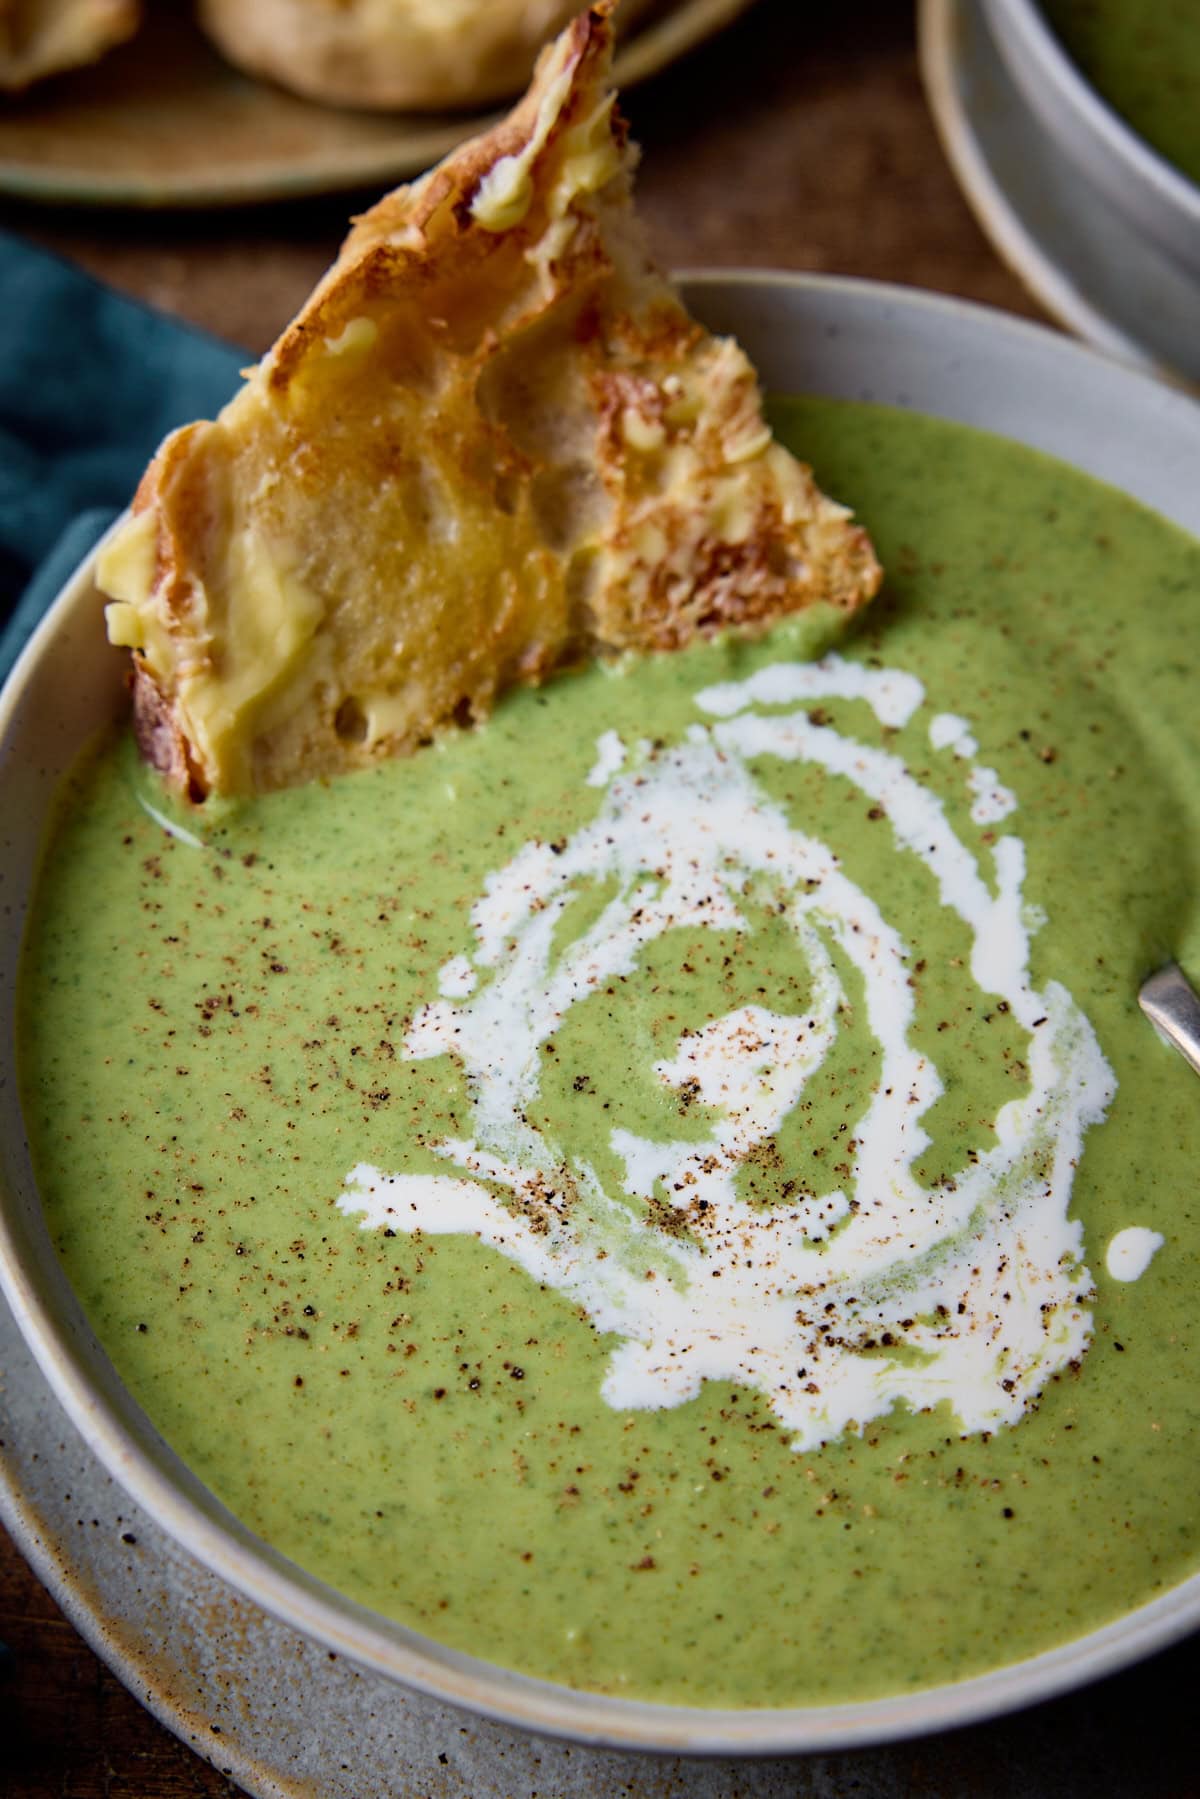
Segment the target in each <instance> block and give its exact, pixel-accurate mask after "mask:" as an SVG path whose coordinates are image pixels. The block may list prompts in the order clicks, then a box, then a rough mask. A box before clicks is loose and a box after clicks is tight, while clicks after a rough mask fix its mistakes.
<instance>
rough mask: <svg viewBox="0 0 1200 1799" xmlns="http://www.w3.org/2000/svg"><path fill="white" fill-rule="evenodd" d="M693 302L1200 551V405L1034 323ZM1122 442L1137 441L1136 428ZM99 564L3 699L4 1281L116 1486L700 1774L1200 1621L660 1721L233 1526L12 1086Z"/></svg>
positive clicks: (71, 591) (1157, 1623)
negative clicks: (93, 1286) (449, 1638)
mask: <svg viewBox="0 0 1200 1799" xmlns="http://www.w3.org/2000/svg"><path fill="white" fill-rule="evenodd" d="M686 292H687V297H688V300H689V302H690V304H691V305H692V307H693V308H694V309H695V310H696V312H697V313H698V314H699V315H700V316H701V317H702V318H703V319H704V320H705V321H706V322H707V323H708V324H709V325H710V326H712V327H713V328H715V329H716V330H719V331H722V332H733V333H735V334H736V335H737V336H738V337H739V338H740V340H741V341H742V343H743V344H744V345H745V347H746V349H747V350H748V351H749V353H750V354H751V356H752V357H753V358H754V359H755V360H756V362H757V364H758V366H759V368H760V370H761V371H762V374H763V377H764V380H765V383H766V385H767V386H768V388H773V389H775V390H776V391H781V392H806V391H807V392H818V393H825V394H830V395H833V396H838V397H844V398H849V399H860V400H871V401H879V402H885V403H889V404H892V405H895V406H900V407H909V408H914V409H917V410H921V411H925V412H929V413H934V414H938V415H941V416H943V417H946V418H949V419H952V420H957V421H960V422H963V423H965V424H969V425H977V426H985V427H988V428H990V429H992V430H994V431H997V432H1000V433H1003V434H1005V435H1007V436H1010V437H1013V438H1017V439H1019V440H1021V441H1023V442H1025V443H1027V444H1030V445H1032V446H1034V447H1036V448H1038V449H1040V450H1044V451H1047V452H1049V453H1050V454H1052V455H1055V456H1059V457H1062V458H1064V459H1066V460H1067V461H1069V462H1072V463H1074V464H1076V465H1077V466H1078V467H1080V468H1082V469H1084V470H1086V471H1087V472H1089V473H1090V474H1092V475H1095V476H1098V477H1099V478H1101V479H1102V480H1105V481H1108V482H1110V483H1112V484H1114V485H1115V486H1117V487H1121V488H1124V489H1126V490H1127V491H1128V492H1129V493H1131V494H1133V495H1134V496H1136V497H1137V498H1138V499H1140V500H1142V501H1144V502H1146V503H1147V504H1149V505H1151V506H1153V507H1155V508H1156V509H1157V510H1158V511H1159V512H1161V513H1163V514H1165V515H1166V516H1167V517H1169V518H1172V519H1174V520H1176V521H1177V522H1178V523H1180V524H1181V525H1183V526H1185V527H1187V528H1189V529H1191V530H1193V531H1198V532H1200V486H1198V485H1197V483H1196V481H1195V470H1196V468H1197V467H1200V408H1197V407H1195V406H1194V405H1193V404H1192V403H1191V402H1190V401H1189V400H1187V399H1186V398H1185V397H1183V396H1182V395H1181V394H1179V393H1177V392H1174V391H1172V390H1171V389H1169V388H1167V387H1165V386H1163V385H1161V384H1159V383H1157V382H1154V381H1152V380H1149V379H1147V378H1144V377H1142V376H1139V375H1137V374H1135V373H1133V372H1131V371H1129V370H1127V369H1124V368H1122V367H1120V366H1119V365H1117V364H1115V363H1110V362H1108V361H1106V360H1105V359H1103V358H1102V357H1100V356H1097V355H1096V354H1095V353H1093V352H1091V351H1088V350H1085V349H1083V348H1081V347H1080V346H1078V345H1076V344H1074V343H1072V342H1070V341H1068V340H1066V339H1064V338H1061V337H1058V336H1056V335H1055V334H1053V333H1051V332H1049V331H1047V330H1044V329H1041V328H1039V327H1036V326H1031V325H1028V324H1025V323H1024V322H1022V321H1019V320H1015V319H1010V318H1006V317H1004V316H1002V315H999V314H995V313H990V312H987V311H984V310H982V309H980V308H977V307H971V306H967V305H964V304H962V303H959V302H956V301H953V300H948V299H941V298H936V297H933V296H929V295H921V294H918V293H915V292H911V291H906V290H903V289H898V288H886V287H879V286H875V285H873V284H869V283H861V282H852V281H833V280H824V279H813V278H805V277H795V276H769V275H742V276H737V275H709V276H698V277H695V278H693V279H692V280H690V281H689V282H688V283H687V287H686ZM1118 426H1119V428H1118ZM100 612H101V600H100V597H99V595H98V593H97V591H96V589H95V586H94V584H93V579H92V561H91V560H89V562H88V563H86V564H85V565H84V566H83V567H82V568H81V569H80V570H79V571H78V573H77V574H76V575H75V576H74V578H73V579H72V580H71V581H70V582H69V583H68V584H67V586H66V588H65V589H64V591H63V593H62V595H61V596H60V598H59V599H58V601H57V602H56V604H55V606H54V607H53V609H52V610H51V612H50V613H49V615H48V616H47V618H46V619H45V621H44V623H43V624H42V626H41V628H40V629H39V631H38V632H37V634H36V636H35V637H34V639H33V641H32V642H31V643H30V645H29V646H28V648H27V650H26V651H25V654H24V655H23V657H22V658H21V660H20V662H19V663H18V665H17V667H16V668H15V670H14V671H13V674H12V676H11V678H10V680H9V682H8V684H7V686H6V688H5V689H4V692H3V695H2V696H0V1279H2V1281H3V1287H4V1291H5V1294H6V1297H7V1300H8V1303H9V1305H10V1307H11V1309H12V1312H13V1314H14V1316H15V1318H16V1320H17V1322H18V1324H19V1326H20V1328H21V1331H22V1332H23V1334H24V1336H25V1338H26V1340H27V1341H28V1343H29V1345H30V1346H31V1348H32V1350H33V1352H34V1354H35V1355H36V1357H37V1360H38V1362H39V1364H40V1366H41V1368H42V1370H43V1371H44V1373H45V1375H46V1377H47V1379H48V1380H49V1382H50V1384H51V1386H52V1388H53V1390H54V1392H55V1394H56V1396H57V1398H58V1399H59V1400H60V1402H61V1403H62V1405H63V1406H64V1408H65V1409H66V1411H67V1413H68V1414H69V1416H70V1418H71V1419H72V1421H73V1422H74V1423H75V1425H76V1426H77V1427H78V1429H79V1430H80V1431H81V1432H82V1434H83V1436H84V1438H85V1439H86V1441H87V1443H88V1445H89V1446H90V1447H91V1448H92V1450H93V1451H94V1452H95V1453H96V1455H97V1456H98V1457H99V1458H100V1460H101V1461H102V1462H103V1463H104V1464H105V1465H106V1466H107V1468H108V1469H109V1470H110V1472H111V1473H112V1474H113V1476H114V1477H115V1478H116V1480H117V1481H118V1482H120V1483H121V1484H122V1485H123V1486H124V1487H125V1488H126V1489H127V1490H128V1492H129V1493H130V1494H131V1495H132V1496H133V1497H134V1498H135V1499H136V1500H137V1501H138V1502H139V1503H140V1504H141V1506H142V1507H143V1508H144V1509H145V1510H146V1511H147V1512H148V1513H149V1514H150V1515H151V1516H152V1517H153V1518H154V1519H155V1520H156V1521H157V1522H158V1523H159V1524H160V1525H162V1526H163V1528H164V1529H165V1530H166V1531H167V1532H168V1533H169V1534H170V1535H171V1536H172V1537H174V1538H175V1539H176V1540H177V1541H178V1542H179V1543H180V1544H182V1545H183V1546H184V1547H185V1548H186V1549H187V1550H188V1551H190V1553H191V1554H192V1555H194V1556H195V1557H196V1558H197V1559H198V1560H199V1561H200V1562H201V1563H202V1564H204V1565H206V1566H207V1567H208V1568H209V1569H210V1570H212V1571H213V1572H215V1573H216V1574H217V1575H218V1576H220V1577H221V1578H222V1579H224V1580H226V1581H228V1582H229V1583H230V1584H231V1585H232V1586H234V1587H235V1588H238V1589H239V1590H241V1591H242V1592H243V1593H245V1594H246V1595H247V1596H249V1597H250V1598H251V1599H253V1600H255V1601H256V1602H257V1603H258V1604H260V1605H261V1606H262V1607H263V1608H265V1610H267V1611H268V1612H270V1613H272V1614H274V1615H275V1616H277V1617H279V1618H281V1619H283V1620H284V1621H285V1622H286V1623H288V1624H290V1625H292V1626H294V1627H295V1628H296V1629H298V1630H300V1631H301V1632H303V1633H304V1634H305V1635H306V1636H308V1637H309V1638H311V1639H314V1640H315V1641H317V1642H318V1643H320V1644H322V1645H324V1646H326V1647H327V1648H329V1649H330V1650H333V1651H335V1652H337V1653H339V1654H342V1655H345V1656H346V1657H348V1658H349V1659H350V1660H351V1661H353V1662H356V1663H358V1664H359V1665H362V1666H365V1667H369V1668H371V1669H373V1670H375V1671H376V1672H379V1673H382V1674H384V1675H387V1676H390V1677H392V1678H394V1679H395V1680H397V1681H400V1682H404V1683H407V1684H409V1685H411V1686H413V1687H416V1688H418V1689H420V1690H422V1691H424V1692H427V1693H430V1694H433V1695H435V1696H436V1697H439V1698H441V1699H444V1700H447V1701H449V1702H451V1703H453V1704H457V1705H460V1706H463V1707H467V1708H469V1709H471V1710H474V1711H476V1712H479V1713H483V1714H485V1715H488V1716H492V1717H496V1718H500V1719H503V1720H505V1721H507V1722H508V1723H511V1724H514V1725H517V1726H519V1727H527V1728H529V1729H532V1730H535V1731H537V1732H539V1733H543V1734H550V1735H560V1736H566V1737H570V1738H573V1739H576V1740H578V1741H583V1742H588V1743H594V1744H599V1745H611V1746H617V1745H619V1746H625V1747H629V1748H641V1749H654V1750H664V1751H671V1752H674V1753H690V1754H697V1755H699V1754H704V1755H718V1754H719V1755H780V1754H784V1753H787V1752H794V1751H798V1750H829V1749H833V1748H836V1747H849V1746H857V1745H863V1744H867V1743H871V1742H878V1741H883V1740H887V1739H892V1738H899V1737H903V1736H907V1735H914V1734H918V1733H921V1732H924V1731H930V1730H934V1729H938V1728H944V1727H946V1726H948V1725H952V1724H961V1723H965V1722H967V1721H969V1720H973V1719H979V1718H982V1717H986V1716H990V1715H994V1714H997V1713H1000V1712H1003V1711H1006V1710H1009V1709H1011V1708H1013V1707H1016V1706H1019V1705H1024V1704H1027V1703H1028V1702H1030V1701H1032V1700H1035V1699H1041V1698H1046V1697H1049V1696H1050V1695H1051V1694H1053V1693H1056V1692H1061V1691H1063V1690H1065V1689H1067V1688H1069V1687H1071V1686H1075V1685H1078V1684H1080V1683H1081V1682H1083V1681H1086V1680H1089V1679H1092V1678H1095V1677H1097V1676H1099V1675H1101V1674H1104V1673H1108V1672H1111V1671H1112V1670H1114V1669H1116V1668H1118V1667H1121V1666H1123V1665H1125V1664H1126V1663H1129V1662H1131V1661H1133V1660H1136V1659H1137V1658H1139V1657H1141V1656H1143V1655H1146V1654H1148V1653H1149V1652H1150V1651H1151V1650H1153V1649H1156V1648H1160V1647H1162V1646H1164V1645H1165V1644H1167V1643H1169V1642H1171V1641H1173V1640H1175V1639H1177V1638H1179V1637H1181V1636H1183V1635H1184V1634H1186V1633H1187V1632H1188V1631H1190V1630H1192V1629H1193V1628H1195V1627H1196V1626H1197V1625H1198V1624H1200V1575H1198V1576H1196V1577H1195V1578H1193V1579H1191V1580H1189V1581H1187V1582H1185V1583H1184V1584H1182V1585H1181V1586H1179V1587H1177V1588H1175V1589H1174V1590H1173V1591H1171V1592H1170V1593H1168V1594H1166V1595H1164V1596H1162V1597H1161V1598H1159V1599H1156V1600H1155V1601H1154V1602H1153V1603H1151V1604H1149V1605H1146V1606H1144V1607H1142V1608H1140V1609H1139V1610H1137V1611H1135V1612H1133V1613H1130V1614H1128V1615H1127V1616H1125V1617H1124V1618H1122V1619H1120V1620H1119V1621H1117V1622H1115V1623H1113V1624H1111V1625H1108V1626H1106V1627H1105V1628H1104V1629H1101V1630H1098V1631H1095V1632H1093V1633H1091V1634H1090V1635H1087V1636H1085V1637H1082V1638H1080V1639H1078V1640H1077V1641H1075V1642H1073V1643H1070V1644H1067V1645H1065V1646H1063V1647H1061V1648H1059V1649H1056V1650H1053V1651H1052V1652H1050V1653H1048V1654H1044V1655H1041V1656H1038V1657H1036V1658H1033V1659H1030V1660H1026V1661H1023V1662H1019V1663H1016V1664H1014V1665H1012V1666H1009V1667H1006V1668H1001V1669H998V1670H996V1671H994V1672H992V1673H989V1674H986V1675H983V1676H980V1677H978V1678H975V1679H972V1680H967V1681H963V1682H960V1683H958V1684H955V1685H947V1686H942V1687H938V1688H935V1689H931V1690H928V1691H925V1692H921V1693H916V1694H911V1695H905V1696H903V1697H898V1698H890V1699H882V1700H874V1701H870V1702H864V1703H858V1704H842V1705H831V1706H819V1707H810V1708H802V1709H790V1710H775V1711H765V1710H764V1711H718V1710H699V1709H687V1708H683V1707H669V1706H663V1705H649V1704H644V1703H638V1702H633V1701H626V1700H621V1699H613V1698H606V1697H601V1696H597V1695H594V1694H589V1693H582V1692H574V1691H571V1690H568V1689H566V1688H564V1687H559V1686H554V1685H551V1684H549V1683H547V1682H544V1681H538V1680H533V1679H530V1678H528V1677H525V1676H522V1675H519V1674H514V1673H510V1672H508V1671H506V1670H504V1669H501V1668H498V1667H495V1666H492V1665H490V1664H487V1663H484V1662H482V1661H479V1660H476V1659H474V1658H472V1657H470V1656H467V1655H463V1654H461V1653H458V1652H456V1651H454V1650H451V1649H447V1648H444V1647H442V1646H440V1645H439V1644H436V1643H434V1642H431V1641H430V1640H429V1639H427V1638H424V1637H422V1636H420V1635H418V1634H417V1633H415V1632H413V1631H412V1630H409V1629H406V1628H404V1627H403V1626H401V1625H399V1624H394V1623H391V1622H389V1621H388V1620H386V1619H384V1618H381V1617H380V1616H378V1615H376V1614H374V1613H371V1612H370V1611H367V1610H366V1609H364V1608H363V1607H362V1606H359V1605H356V1604H354V1603H352V1602H351V1601H349V1600H347V1599H345V1598H343V1597H342V1596H340V1595H339V1594H338V1593H336V1592H334V1591H333V1590H332V1589H330V1588H328V1587H326V1586H323V1585H322V1584H321V1583H319V1582H318V1581H316V1580H314V1579H313V1578H311V1577H310V1576H308V1575H306V1574H305V1573H303V1572H302V1571H301V1570H299V1569H298V1568H297V1567H296V1566H295V1565H294V1564H292V1563H290V1562H288V1561H287V1560H285V1559H284V1558H283V1557H282V1556H280V1555H279V1554H277V1553H276V1552H274V1551H273V1550H271V1549H270V1548H268V1547H267V1546H266V1545H265V1544H264V1543H263V1542H262V1541H261V1540H259V1539H258V1538H256V1537H255V1536H254V1535H253V1534H252V1533H251V1532H250V1531H248V1530H247V1529H246V1528H245V1527H244V1526H243V1525H241V1524H239V1523H238V1521H237V1520H236V1519H235V1518H234V1517H233V1516H232V1515H231V1514H230V1513H229V1512H228V1511H226V1510H225V1509H224V1508H223V1507H222V1506H221V1505H220V1504H219V1503H218V1502H217V1501H216V1500H215V1499H214V1498H213V1496H212V1495H211V1494H210V1493H209V1492H208V1491H207V1490H206V1489H205V1488H204V1487H203V1486H202V1485H201V1484H200V1482H199V1481H198V1480H197V1479H196V1478H195V1476H194V1475H192V1474H191V1473H190V1472H189V1470H188V1469H187V1468H186V1467H184V1466H183V1464H182V1463H181V1462H180V1461H179V1459H178V1458H177V1457H176V1456H175V1455H174V1454H173V1453H172V1451H171V1450H170V1449H169V1448H168V1447H167V1445H166V1444H165V1443H164V1442H163V1440H162V1438H161V1437H160V1436H159V1435H158V1434H157V1433H156V1431H155V1430H154V1429H153V1427H152V1426H151V1425H150V1423H149V1421H148V1420H147V1418H146V1417H145V1416H144V1414H143V1413H142V1412H141V1411H140V1410H139V1409H138V1408H137V1407H136V1406H135V1405H134V1403H133V1401H132V1400H131V1398H130V1397H129V1395H128V1394H127V1393H126V1392H125V1391H124V1389H123V1388H122V1386H121V1384H120V1382H119V1381H118V1380H117V1378H116V1375H115V1373H114V1371H113V1369H112V1367H111V1365H110V1363H109V1362H108V1360H107V1358H106V1357H105V1355H104V1354H103V1352H102V1350H101V1349H100V1347H99V1345H98V1343H97V1342H96V1340H95V1338H94V1336H93V1334H92V1332H91V1331H90V1329H89V1327H88V1325H87V1323H86V1321H85V1319H84V1317H83V1314H82V1312H81V1310H80V1308H79V1305H78V1303H77V1301H76V1300H75V1298H74V1296H73V1294H72V1293H71V1291H70V1289H69V1288H68V1286H67V1283H66V1281H65V1278H64V1276H63V1274H62V1272H61V1270H60V1268H59V1265H58V1263H57V1260H56V1258H55V1256H54V1253H53V1250H52V1248H51V1245H50V1242H49V1239H48V1235H47V1232H46V1229H45V1226H44V1223H43V1220H42V1216H41V1211H40V1207H39V1202H38V1195H37V1191H36V1188H35V1185H34V1180H33V1175H32V1171H31V1168H30V1164H29V1157H28V1151H27V1147H26V1143H25V1137H24V1133H23V1130H22V1123H21V1115H20V1111H19V1107H18V1101H17V1092H16V1080H15V1068H14V1061H15V1047H14V1021H13V1009H14V1007H13V995H14V982H15V975H16V967H17V959H18V954H19V949H20V941H21V933H22V922H23V917H24V914H25V909H26V906H27V903H28V895H29V892H30V887H31V883H32V880H33V876H34V872H35V868H36V863H37V857H38V849H39V843H40V841H41V837H42V832H43V826H44V823H45V821H46V817H47V811H48V808H49V806H50V803H51V798H52V795H53V793H54V788H55V784H56V782H57V781H58V779H59V777H60V775H61V774H62V772H63V770H64V769H65V768H66V767H67V765H68V764H69V763H70V761H71V759H72V757H73V756H74V755H75V753H76V752H77V750H78V749H79V748H80V746H81V745H82V743H83V742H84V741H85V739H86V738H87V737H88V736H89V735H90V734H91V733H92V732H93V731H94V730H95V729H96V728H97V727H98V726H99V725H100V724H101V723H103V722H104V721H105V720H106V719H107V718H109V717H110V716H111V715H112V714H114V712H116V711H117V710H118V708H119V707H120V706H121V704H122V695H123V668H124V663H123V658H122V657H121V656H120V655H118V654H117V653H116V652H113V651H110V650H108V649H107V648H106V647H105V643H104V637H103V629H102V622H101V616H100Z"/></svg>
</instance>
